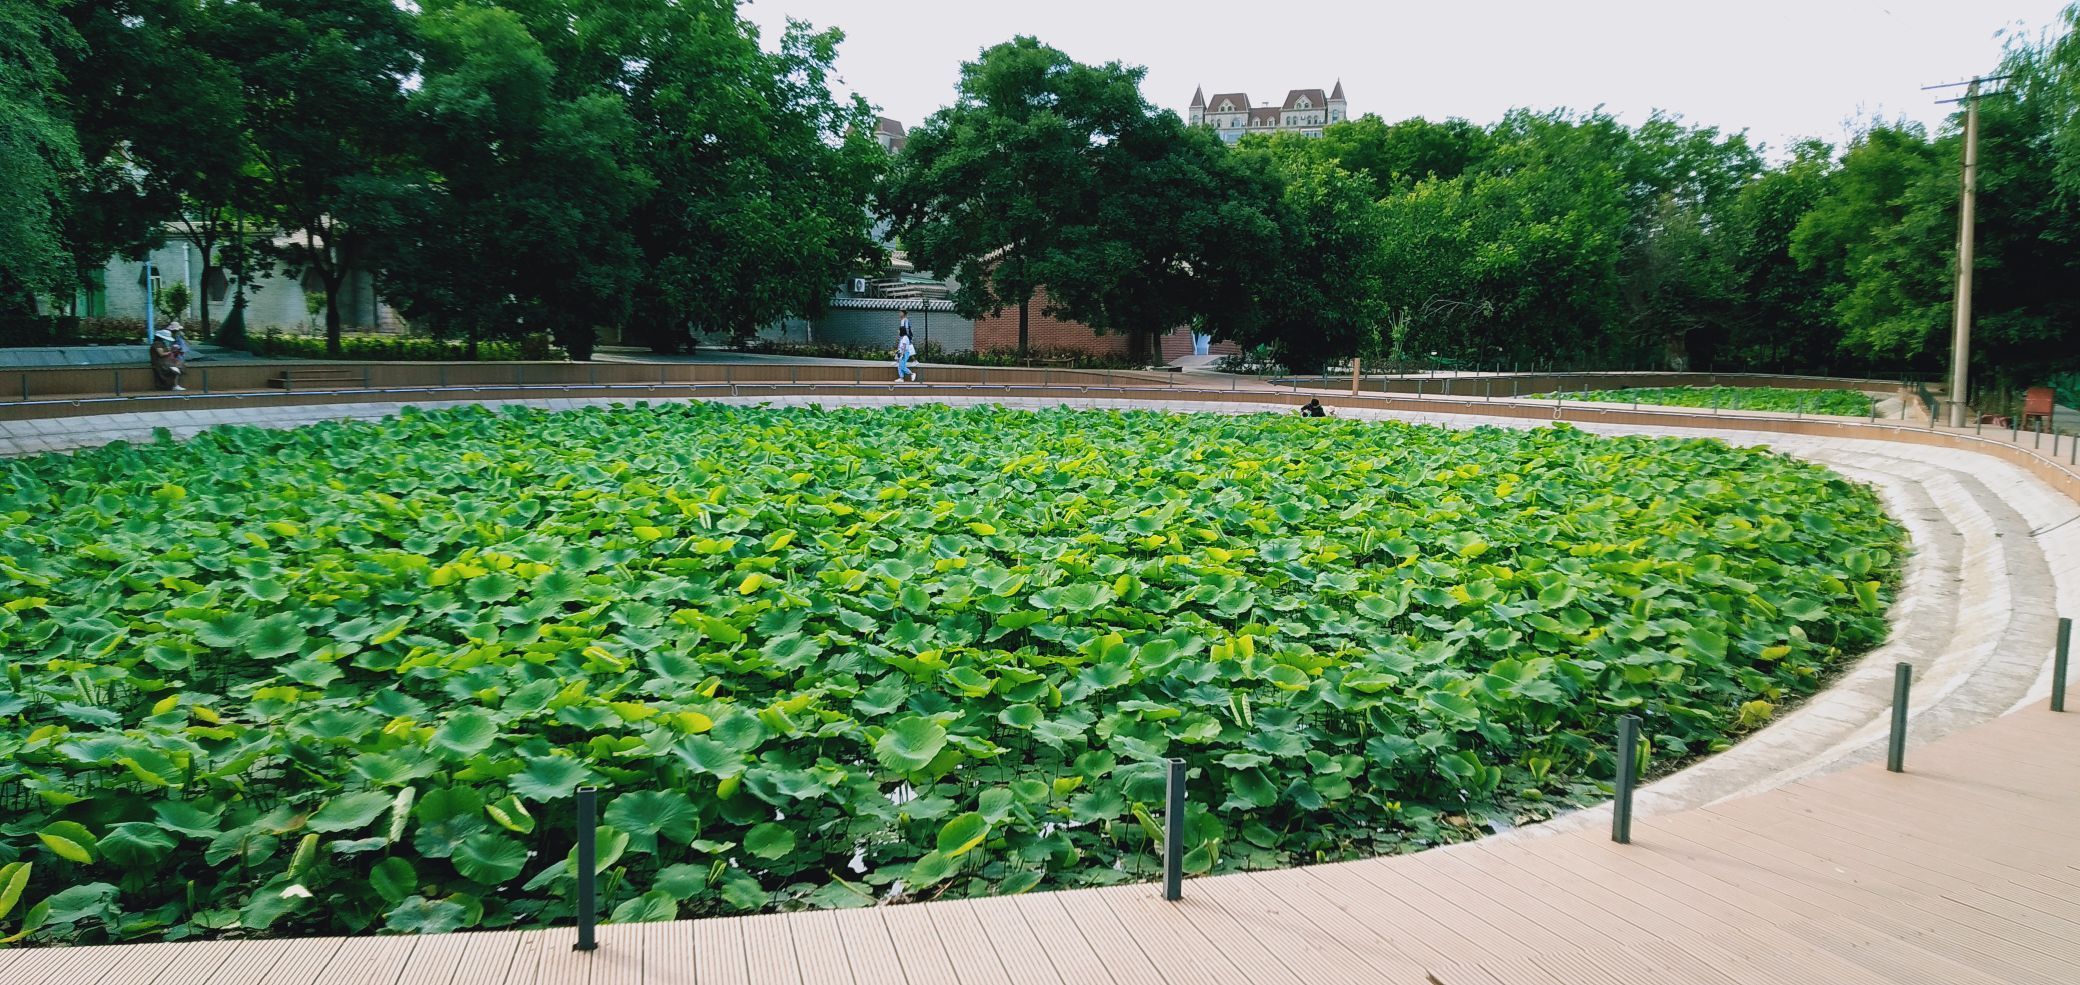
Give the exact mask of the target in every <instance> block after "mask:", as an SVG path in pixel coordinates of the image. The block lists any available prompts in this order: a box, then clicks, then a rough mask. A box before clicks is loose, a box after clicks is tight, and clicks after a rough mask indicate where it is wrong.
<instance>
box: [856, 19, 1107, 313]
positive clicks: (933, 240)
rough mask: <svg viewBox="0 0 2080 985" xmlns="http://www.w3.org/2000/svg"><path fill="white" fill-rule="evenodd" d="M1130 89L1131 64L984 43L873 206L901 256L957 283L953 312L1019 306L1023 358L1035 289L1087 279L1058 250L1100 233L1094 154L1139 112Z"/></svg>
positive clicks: (916, 130) (1029, 44)
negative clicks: (1095, 222)
mask: <svg viewBox="0 0 2080 985" xmlns="http://www.w3.org/2000/svg"><path fill="white" fill-rule="evenodd" d="M1140 82H1141V73H1140V70H1138V69H1130V68H1127V67H1125V66H1122V65H1120V64H1119V63H1117V62H1113V63H1110V64H1107V65H1103V66H1096V67H1093V66H1088V65H1082V64H1079V63H1077V62H1076V61H1075V60H1073V59H1071V58H1070V57H1069V56H1068V55H1067V54H1065V53H1063V52H1061V51H1060V50H1058V49H1055V48H1051V47H1048V46H1047V45H1044V44H1042V43H1040V41H1039V40H1038V39H1035V38H1030V37H1019V38H1016V39H1014V40H1012V41H1010V42H1007V43H1005V44H1000V45H997V46H995V47H992V48H989V49H987V50H985V51H984V52H983V53H982V56H981V57H980V58H979V59H977V60H976V61H973V62H966V63H963V64H962V65H961V78H960V82H959V83H958V84H957V86H956V90H955V91H956V97H955V100H954V103H953V105H951V106H948V107H946V108H945V109H942V110H940V111H939V112H937V113H934V114H932V116H931V117H930V118H929V119H927V120H925V121H924V122H923V123H921V124H919V125H917V126H916V127H913V128H911V130H910V139H909V143H908V145H907V146H906V147H905V149H904V152H903V156H902V157H901V159H900V160H898V161H897V162H896V166H895V169H894V171H893V173H892V174H891V175H890V176H889V178H888V180H887V182H886V183H885V184H884V186H883V188H882V190H881V193H880V195H879V197H878V199H877V208H878V209H879V210H880V212H881V213H882V214H883V215H884V216H886V217H887V218H888V220H889V223H890V234H891V235H892V236H894V237H896V238H897V239H900V240H901V241H902V242H903V243H904V244H905V245H906V246H907V247H908V248H909V252H910V256H911V258H912V259H913V260H914V261H915V262H917V263H918V264H919V265H920V266H921V267H925V268H929V269H931V270H935V271H940V272H942V273H950V274H952V275H953V277H954V279H955V280H956V281H958V287H957V289H956V290H955V292H954V296H953V299H954V303H955V304H956V305H958V306H959V307H960V308H961V310H962V311H963V312H965V313H967V314H969V315H971V316H972V315H978V314H981V313H982V312H985V311H989V312H996V313H1001V312H1002V311H1003V310H1004V309H1005V308H1007V307H1014V306H1015V307H1017V308H1018V309H1019V318H1018V350H1019V353H1020V354H1021V355H1024V354H1025V353H1026V351H1027V349H1028V333H1027V321H1028V307H1029V306H1030V305H1031V303H1032V300H1033V297H1034V295H1035V294H1036V293H1037V292H1038V291H1039V289H1040V288H1041V286H1042V285H1044V284H1048V283H1053V282H1063V283H1070V282H1075V281H1077V279H1078V278H1079V277H1080V276H1084V275H1088V274H1090V273H1091V272H1090V271H1084V270H1078V269H1077V261H1074V260H1071V259H1069V257H1068V255H1067V254H1068V252H1069V250H1070V248H1071V246H1072V244H1077V243H1079V242H1081V243H1082V247H1083V252H1085V253H1086V254H1088V252H1089V251H1090V250H1091V249H1093V248H1094V246H1095V245H1096V241H1097V240H1099V239H1101V238H1102V237H1101V236H1100V235H1099V234H1098V233H1097V231H1096V230H1094V229H1092V228H1091V226H1090V218H1091V212H1090V208H1091V205H1092V203H1093V201H1094V200H1095V198H1096V196H1097V191H1098V189H1097V185H1098V180H1099V179H1098V173H1097V164H1096V161H1095V158H1096V148H1097V146H1098V142H1099V141H1101V140H1104V141H1110V140H1112V139H1113V138H1115V137H1117V136H1118V135H1119V134H1121V133H1122V132H1124V131H1125V130H1126V129H1127V127H1128V125H1129V124H1130V123H1132V122H1138V121H1139V120H1140V119H1141V118H1143V117H1145V116H1146V114H1147V105H1146V103H1145V101H1144V100H1142V98H1141V91H1140ZM1086 259H1088V256H1086ZM1080 290H1082V291H1083V292H1084V293H1086V294H1087V293H1089V290H1090V289H1089V288H1088V287H1084V288H1080Z"/></svg>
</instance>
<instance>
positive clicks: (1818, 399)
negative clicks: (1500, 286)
mask: <svg viewBox="0 0 2080 985" xmlns="http://www.w3.org/2000/svg"><path fill="white" fill-rule="evenodd" d="M1526 399H1529V400H1556V399H1557V400H1585V401H1589V402H1591V403H1605V404H1654V405H1656V406H1661V407H1716V408H1721V409H1724V410H1772V411H1779V412H1782V413H1786V414H1792V413H1798V412H1801V411H1802V412H1804V413H1807V414H1833V415H1841V416H1844V417H1869V416H1870V413H1871V406H1872V404H1871V398H1870V395H1869V394H1867V393H1863V392H1861V391H1857V390H1794V389H1790V388H1787V387H1775V386H1652V387H1630V388H1626V389H1622V390H1584V391H1580V392H1569V393H1537V394H1532V395H1531V396H1530V397H1528V398H1526Z"/></svg>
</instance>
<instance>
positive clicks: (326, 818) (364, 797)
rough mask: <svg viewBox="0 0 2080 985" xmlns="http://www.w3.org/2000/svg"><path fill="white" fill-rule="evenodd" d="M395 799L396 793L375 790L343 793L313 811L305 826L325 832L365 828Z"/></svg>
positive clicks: (388, 807)
mask: <svg viewBox="0 0 2080 985" xmlns="http://www.w3.org/2000/svg"><path fill="white" fill-rule="evenodd" d="M395 800H396V797H395V795H392V794H387V793H382V792H380V791H374V790H364V791H362V792H360V793H349V794H341V795H339V796H337V797H334V798H332V799H331V800H328V801H326V802H325V803H324V805H323V806H321V807H319V808H318V809H317V811H315V812H314V813H312V814H311V816H310V819H309V820H308V821H306V822H305V826H307V827H309V828H310V829H311V830H312V831H325V832H331V831H352V830H354V829H356V828H364V827H367V826H368V825H369V824H371V823H373V822H374V821H375V819H376V818H377V817H379V816H381V815H382V813H383V812H384V811H387V810H389V809H390V805H391V804H392V803H393V802H395Z"/></svg>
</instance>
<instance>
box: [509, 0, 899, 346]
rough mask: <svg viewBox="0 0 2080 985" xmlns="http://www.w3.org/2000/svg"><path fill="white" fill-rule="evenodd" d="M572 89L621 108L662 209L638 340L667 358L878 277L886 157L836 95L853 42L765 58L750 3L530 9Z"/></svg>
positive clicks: (637, 221)
mask: <svg viewBox="0 0 2080 985" xmlns="http://www.w3.org/2000/svg"><path fill="white" fill-rule="evenodd" d="M504 6H507V7H509V8H511V9H513V10H514V11H515V12H516V13H519V14H520V15H521V17H522V18H523V20H524V21H525V22H526V24H527V27H528V30H529V31H530V32H531V33H532V34H533V36H534V37H535V38H536V39H537V40H538V41H539V42H540V43H541V45H542V48H543V50H544V51H545V52H546V53H547V54H548V55H549V57H550V59H551V60H552V61H554V62H555V63H556V66H557V90H558V92H559V94H560V95H563V96H565V97H570V96H573V95H575V94H579V93H613V94H616V95H617V96H618V97H619V98H620V99H621V100H622V101H623V103H624V105H625V107H626V110H627V113H628V116H629V118H630V119H631V120H633V121H634V126H635V133H634V140H633V141H632V146H633V147H634V148H635V149H636V151H637V157H636V159H635V161H634V162H633V163H634V164H636V165H637V166H639V167H640V168H641V169H642V171H643V172H644V173H646V174H648V175H649V177H650V179H651V181H652V184H651V185H650V191H649V194H648V195H647V196H646V197H645V198H644V199H643V201H642V202H640V203H639V204H638V205H637V206H636V207H635V209H634V210H633V211H632V213H631V221H630V230H631V232H632V233H633V235H634V238H635V242H636V245H637V247H638V249H640V250H641V251H642V260H641V267H642V269H643V270H644V271H645V272H646V276H645V277H644V278H643V279H642V280H641V281H639V282H638V283H637V284H636V285H635V287H634V296H633V300H632V318H633V321H632V325H631V327H632V329H633V332H634V334H635V335H636V336H637V337H638V338H642V339H644V340H645V341H648V342H649V343H650V344H651V345H652V346H653V347H655V348H658V349H671V348H676V347H678V346H680V345H683V344H684V343H685V342H686V341H687V339H688V337H689V335H690V333H710V332H714V333H726V334H732V335H737V334H744V333H748V332H752V331H755V330H757V329H758V328H759V327H760V326H762V325H765V324H767V323H769V322H771V321H772V320H773V319H775V318H777V317H780V316H782V315H785V314H789V313H797V314H811V315H813V314H815V313H817V312H819V311H820V310H821V309H822V306H823V305H824V304H825V303H826V302H827V301H828V299H829V297H830V288H831V285H832V284H835V283H837V282H838V281H839V280H840V279H841V278H843V277H844V276H846V275H848V274H850V273H852V272H853V271H854V270H856V269H858V268H859V267H860V266H861V265H863V264H867V263H872V262H876V258H877V257H878V256H879V248H878V246H877V245H876V244H875V242H874V239H873V236H872V234H871V232H872V231H871V228H870V225H869V215H868V211H867V201H868V196H869V195H870V194H871V192H872V190H873V186H874V182H875V181H876V180H877V179H878V177H879V175H880V173H881V170H882V169H883V168H884V167H885V166H886V160H887V156H886V155H885V154H883V153H882V151H881V148H880V146H879V145H877V144H876V143H875V142H874V140H873V137H872V131H873V112H872V110H871V109H870V108H869V107H868V106H867V105H866V103H865V101H864V100H860V99H857V98H855V99H852V100H849V101H841V100H839V99H837V98H836V97H835V96H833V95H832V93H831V90H830V85H829V75H830V71H831V65H832V63H833V61H835V59H836V57H837V48H838V45H839V44H840V43H841V42H842V41H843V39H844V35H843V34H842V33H840V32H838V31H835V30H825V31H815V30H812V29H811V28H809V27H808V25H805V24H801V23H798V22H794V23H790V25H789V28H788V30H787V32H786V34H785V35H784V36H783V37H782V38H781V39H780V41H779V44H778V45H777V46H776V50H774V51H765V50H763V49H762V48H761V47H760V45H759V38H758V34H757V31H756V29H755V28H753V27H752V26H750V25H749V24H747V23H745V21H744V20H743V19H742V17H740V16H739V15H738V12H737V5H736V2H735V0H517V2H509V3H506V4H504Z"/></svg>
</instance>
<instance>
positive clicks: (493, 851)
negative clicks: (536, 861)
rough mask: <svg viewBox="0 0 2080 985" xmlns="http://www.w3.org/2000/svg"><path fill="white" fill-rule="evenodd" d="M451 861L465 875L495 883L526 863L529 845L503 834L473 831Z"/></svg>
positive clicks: (513, 873) (463, 841)
mask: <svg viewBox="0 0 2080 985" xmlns="http://www.w3.org/2000/svg"><path fill="white" fill-rule="evenodd" d="M449 861H451V862H454V863H455V871H457V872H460V873H462V875H463V877H464V878H466V879H470V880H473V881H476V882H481V883H483V884H484V885H487V886H496V885H499V884H500V883H503V882H505V881H507V880H509V879H512V878H513V877H514V876H517V875H519V874H520V870H521V869H522V868H524V867H525V866H526V865H527V846H526V845H523V844H521V843H520V842H518V841H515V840H513V839H512V838H509V837H506V836H505V835H501V834H491V833H488V832H487V833H484V834H474V835H470V836H469V837H467V838H464V839H463V840H462V844H461V845H459V846H457V847H456V849H455V854H454V855H452V856H450V858H449Z"/></svg>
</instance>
